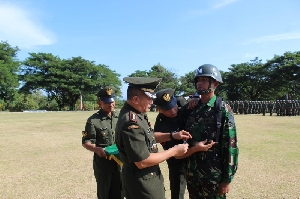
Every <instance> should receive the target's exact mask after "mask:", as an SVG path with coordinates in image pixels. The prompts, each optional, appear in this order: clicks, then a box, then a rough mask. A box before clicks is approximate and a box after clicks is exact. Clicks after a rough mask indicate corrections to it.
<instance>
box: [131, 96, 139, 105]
mask: <svg viewBox="0 0 300 199" xmlns="http://www.w3.org/2000/svg"><path fill="white" fill-rule="evenodd" d="M132 101H133V103H134V104H138V103H139V97H138V96H133V98H132Z"/></svg>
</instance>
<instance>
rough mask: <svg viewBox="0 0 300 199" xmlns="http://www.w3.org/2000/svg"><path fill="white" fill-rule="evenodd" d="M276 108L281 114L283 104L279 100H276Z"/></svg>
mask: <svg viewBox="0 0 300 199" xmlns="http://www.w3.org/2000/svg"><path fill="white" fill-rule="evenodd" d="M275 109H276V115H277V116H280V110H281V104H280V101H279V100H276V103H275Z"/></svg>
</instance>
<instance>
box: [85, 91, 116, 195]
mask: <svg viewBox="0 0 300 199" xmlns="http://www.w3.org/2000/svg"><path fill="white" fill-rule="evenodd" d="M97 97H98V105H99V107H100V110H99V111H98V112H97V113H95V114H93V115H92V116H91V117H89V118H88V119H87V122H86V125H85V130H84V131H82V134H83V136H82V146H83V147H84V148H86V149H87V150H89V151H92V152H93V153H94V159H93V169H94V176H95V178H96V182H97V197H98V198H99V199H120V198H121V180H120V169H121V168H120V166H119V165H118V164H117V163H116V162H115V161H114V160H109V159H106V152H105V149H104V148H105V147H107V146H111V145H112V144H115V128H116V123H117V120H118V114H117V113H116V112H115V111H114V109H115V94H114V89H113V88H111V87H106V88H103V89H101V90H100V91H99V92H98V94H97Z"/></svg>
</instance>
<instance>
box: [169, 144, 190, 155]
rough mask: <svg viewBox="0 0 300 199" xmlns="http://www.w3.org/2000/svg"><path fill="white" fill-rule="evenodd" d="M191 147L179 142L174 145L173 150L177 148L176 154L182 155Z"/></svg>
mask: <svg viewBox="0 0 300 199" xmlns="http://www.w3.org/2000/svg"><path fill="white" fill-rule="evenodd" d="M188 148H189V145H188V144H177V145H175V146H173V147H172V149H173V150H175V155H174V156H182V155H183V154H185V153H186V152H187V150H188Z"/></svg>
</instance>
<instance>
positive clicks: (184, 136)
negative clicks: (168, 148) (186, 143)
mask: <svg viewBox="0 0 300 199" xmlns="http://www.w3.org/2000/svg"><path fill="white" fill-rule="evenodd" d="M172 136H173V138H174V139H176V140H182V139H183V140H188V139H190V138H192V136H191V134H190V133H189V132H187V131H185V130H181V131H178V132H175V133H173V135H172Z"/></svg>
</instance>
